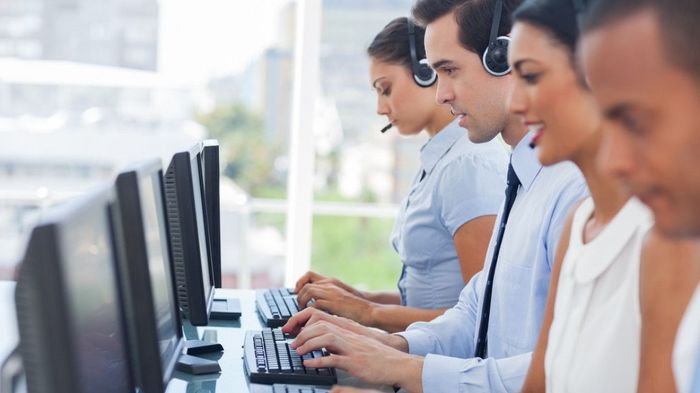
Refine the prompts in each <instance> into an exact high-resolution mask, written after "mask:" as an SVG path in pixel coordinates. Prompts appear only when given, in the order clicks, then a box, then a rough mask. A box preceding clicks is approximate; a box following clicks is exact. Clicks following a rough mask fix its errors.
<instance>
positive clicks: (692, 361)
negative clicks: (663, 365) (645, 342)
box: [673, 285, 700, 393]
mask: <svg viewBox="0 0 700 393" xmlns="http://www.w3.org/2000/svg"><path fill="white" fill-rule="evenodd" d="M698 332H700V285H698V287H697V288H696V289H695V294H694V295H693V297H692V298H691V300H690V303H688V307H687V308H686V309H685V313H684V314H683V320H682V321H681V324H680V326H679V327H678V333H676V342H675V344H674V348H673V374H674V375H675V377H676V389H677V391H678V393H694V392H691V391H690V389H691V388H692V386H690V385H691V384H692V383H693V376H694V374H693V372H694V371H695V367H698V366H697V362H698V359H700V333H698Z"/></svg>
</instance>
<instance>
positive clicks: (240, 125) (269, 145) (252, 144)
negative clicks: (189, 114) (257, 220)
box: [197, 104, 284, 197]
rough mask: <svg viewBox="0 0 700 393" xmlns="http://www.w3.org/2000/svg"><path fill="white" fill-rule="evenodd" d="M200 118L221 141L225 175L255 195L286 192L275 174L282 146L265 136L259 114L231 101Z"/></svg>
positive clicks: (201, 115) (198, 116)
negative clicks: (276, 159)
mask: <svg viewBox="0 0 700 393" xmlns="http://www.w3.org/2000/svg"><path fill="white" fill-rule="evenodd" d="M197 121H198V122H199V123H200V124H202V125H203V126H204V127H206V129H207V130H208V132H209V137H210V138H216V139H218V140H219V145H220V146H221V150H222V156H221V157H220V159H221V161H222V164H223V168H224V169H223V175H224V176H228V177H230V178H232V179H233V180H234V181H235V182H236V183H237V184H238V185H239V186H241V187H242V188H243V189H244V190H246V191H247V192H248V193H249V194H250V195H252V196H254V197H258V196H260V194H261V193H262V194H263V195H264V194H274V195H278V194H280V193H284V184H281V182H280V180H279V179H276V177H275V173H274V161H275V158H276V157H277V156H278V155H279V152H280V151H281V147H280V146H279V144H278V143H276V142H275V141H273V140H268V139H267V138H265V134H264V127H263V121H262V119H261V117H260V116H259V115H257V114H256V113H254V112H252V111H251V110H250V109H248V108H247V107H246V106H244V105H242V104H229V105H221V106H218V107H216V108H214V109H213V110H212V111H211V112H208V113H201V114H199V115H197ZM283 195H284V194H283Z"/></svg>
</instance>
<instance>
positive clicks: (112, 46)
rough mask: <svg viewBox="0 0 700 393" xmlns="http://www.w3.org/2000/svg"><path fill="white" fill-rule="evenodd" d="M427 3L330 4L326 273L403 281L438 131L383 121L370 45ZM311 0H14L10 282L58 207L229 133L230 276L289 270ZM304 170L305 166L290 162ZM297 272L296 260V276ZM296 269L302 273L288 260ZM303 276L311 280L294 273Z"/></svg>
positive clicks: (248, 282) (316, 260)
mask: <svg viewBox="0 0 700 393" xmlns="http://www.w3.org/2000/svg"><path fill="white" fill-rule="evenodd" d="M411 3H412V1H411V0H323V1H321V12H320V16H319V17H318V18H320V20H318V21H316V22H318V23H320V26H321V33H320V37H316V38H317V39H318V45H320V46H319V58H318V59H317V60H318V62H319V64H320V70H319V74H318V80H319V83H318V86H312V87H311V88H312V89H313V90H314V91H315V93H316V94H315V95H316V97H317V98H316V99H315V101H316V102H315V105H314V106H313V107H314V111H313V112H314V118H313V122H312V124H313V138H312V140H311V141H310V142H307V143H309V144H312V145H313V146H311V145H309V146H305V150H306V151H312V152H314V155H315V160H314V169H313V174H312V175H311V174H309V173H302V174H300V175H299V176H302V181H303V183H305V184H308V185H309V186H310V187H313V190H314V193H313V203H312V207H311V212H310V214H311V223H312V227H311V239H310V240H306V241H308V242H309V243H310V244H304V245H302V246H305V247H308V248H310V253H311V255H310V264H311V268H312V269H314V270H316V271H318V272H321V273H324V274H329V275H334V276H337V277H340V278H341V279H343V280H345V281H347V282H349V283H352V284H356V285H358V286H360V287H362V288H366V289H390V288H394V287H395V285H396V280H397V277H398V273H399V271H400V262H399V260H398V257H397V256H396V254H395V253H394V251H393V250H392V249H391V247H390V245H389V234H390V231H391V228H392V225H393V219H394V217H395V214H396V212H397V204H398V203H399V202H400V200H401V197H402V196H403V195H404V194H405V193H406V191H407V188H408V186H409V183H410V181H411V179H412V178H413V175H414V174H415V171H416V170H417V167H418V150H419V148H420V146H421V145H422V144H423V143H424V142H425V140H426V139H425V138H424V137H419V138H402V137H400V136H398V135H396V133H393V134H392V133H391V131H390V132H389V133H387V134H385V135H382V134H380V133H379V132H378V130H379V129H380V128H382V127H383V126H384V125H385V124H386V122H385V119H383V118H382V117H380V116H378V115H377V114H376V109H375V102H376V98H375V94H374V92H373V91H372V89H371V86H370V82H369V77H368V71H367V65H368V60H367V57H366V55H365V48H366V47H367V45H368V44H369V43H370V41H371V39H372V38H373V37H374V35H375V34H376V33H377V32H378V31H379V30H380V29H381V28H382V27H383V26H384V25H385V24H386V23H387V22H389V21H390V20H391V19H393V18H395V17H397V16H407V15H408V14H409V12H410V7H411ZM300 4H303V1H302V0H299V1H291V0H259V1H243V0H198V1H191V0H101V1H99V2H98V1H94V0H0V279H11V278H12V277H13V274H14V269H15V266H16V265H17V263H18V260H19V259H20V258H21V256H22V253H23V251H24V249H23V248H24V244H25V242H26V236H27V235H28V232H29V230H30V229H31V227H32V225H33V223H34V222H35V221H36V220H37V219H38V218H39V217H40V216H41V213H42V211H43V210H44V209H45V208H46V207H48V206H51V205H52V204H56V203H60V202H61V201H64V200H66V199H67V198H70V197H73V196H75V195H79V194H80V193H82V192H85V191H86V190H88V189H90V188H91V187H93V186H95V185H96V184H99V183H100V182H104V181H110V180H111V179H112V178H113V176H114V175H115V173H117V172H118V171H119V170H120V169H121V168H123V167H124V166H126V165H128V164H129V163H131V162H134V161H137V160H140V159H144V158H149V157H153V156H157V157H160V158H161V159H162V160H163V164H164V166H167V164H168V162H169V160H170V158H171V156H172V154H173V153H174V152H175V151H177V150H179V149H183V148H187V147H188V146H189V145H191V144H192V143H194V142H196V141H199V140H202V139H206V138H216V139H218V140H219V143H220V145H221V149H222V153H221V174H222V178H221V211H222V219H221V223H222V263H223V267H222V270H223V274H224V287H242V288H249V287H253V288H255V287H269V286H279V285H282V284H283V283H284V281H285V271H286V267H287V266H286V265H287V264H289V263H290V262H289V259H288V258H286V257H287V255H286V253H287V249H288V248H287V239H288V234H287V231H288V229H287V228H288V227H287V219H288V217H287V212H288V210H287V194H288V184H289V183H288V182H289V179H290V135H291V124H292V116H293V113H292V108H293V97H292V92H293V87H294V82H295V80H294V79H295V73H294V70H295V56H294V53H295V52H294V51H295V45H299V40H298V39H297V38H299V37H295V35H296V34H297V27H298V26H297V24H298V21H299V20H300V18H299V12H298V7H299V6H300ZM291 167H293V166H291ZM296 273H298V272H294V274H296ZM288 274H289V273H288ZM294 278H295V277H294Z"/></svg>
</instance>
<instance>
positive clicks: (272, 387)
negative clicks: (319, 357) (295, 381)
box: [250, 384, 329, 393]
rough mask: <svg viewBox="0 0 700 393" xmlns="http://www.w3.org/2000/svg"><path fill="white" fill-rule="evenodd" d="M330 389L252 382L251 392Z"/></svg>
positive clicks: (313, 392)
mask: <svg viewBox="0 0 700 393" xmlns="http://www.w3.org/2000/svg"><path fill="white" fill-rule="evenodd" d="M328 392H329V390H328V389H324V388H317V387H314V386H308V385H282V384H274V385H259V384H251V385H250V393H328Z"/></svg>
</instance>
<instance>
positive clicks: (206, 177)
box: [200, 139, 222, 288]
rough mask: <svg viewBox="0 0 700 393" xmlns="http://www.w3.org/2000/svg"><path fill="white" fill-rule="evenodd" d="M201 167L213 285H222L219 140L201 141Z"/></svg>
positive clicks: (218, 286) (217, 286)
mask: <svg viewBox="0 0 700 393" xmlns="http://www.w3.org/2000/svg"><path fill="white" fill-rule="evenodd" d="M200 157H201V169H202V177H201V178H202V180H203V184H204V197H205V207H206V213H207V220H208V221H207V222H208V224H209V225H208V226H209V259H210V260H211V267H212V272H213V273H214V286H215V287H216V288H221V287H222V276H221V275H222V272H221V202H220V194H219V192H220V188H219V181H220V174H219V142H218V141H217V140H216V139H207V140H205V141H204V142H202V153H201V155H200Z"/></svg>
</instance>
